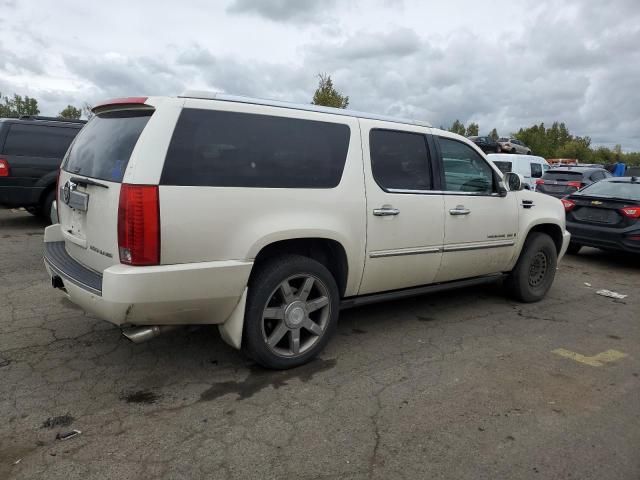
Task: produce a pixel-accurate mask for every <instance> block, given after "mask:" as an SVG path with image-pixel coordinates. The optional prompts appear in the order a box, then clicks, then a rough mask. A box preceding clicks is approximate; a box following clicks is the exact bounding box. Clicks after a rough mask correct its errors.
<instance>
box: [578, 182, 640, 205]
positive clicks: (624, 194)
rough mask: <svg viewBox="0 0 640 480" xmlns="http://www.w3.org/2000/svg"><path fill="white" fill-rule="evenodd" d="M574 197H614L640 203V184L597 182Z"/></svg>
mask: <svg viewBox="0 0 640 480" xmlns="http://www.w3.org/2000/svg"><path fill="white" fill-rule="evenodd" d="M574 195H597V196H599V197H616V198H622V199H625V200H632V201H634V202H640V183H637V182H634V183H630V182H616V181H606V182H597V183H593V184H591V185H589V186H588V187H585V188H584V189H583V190H581V191H580V193H577V194H574Z"/></svg>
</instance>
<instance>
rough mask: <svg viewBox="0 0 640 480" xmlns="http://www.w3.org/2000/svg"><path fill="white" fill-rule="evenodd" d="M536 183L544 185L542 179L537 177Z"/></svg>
mask: <svg viewBox="0 0 640 480" xmlns="http://www.w3.org/2000/svg"><path fill="white" fill-rule="evenodd" d="M536 185H544V180H543V179H541V178H539V179H538V180H536Z"/></svg>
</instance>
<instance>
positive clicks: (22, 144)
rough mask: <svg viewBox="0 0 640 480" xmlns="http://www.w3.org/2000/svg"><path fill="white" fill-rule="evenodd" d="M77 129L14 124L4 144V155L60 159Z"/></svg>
mask: <svg viewBox="0 0 640 480" xmlns="http://www.w3.org/2000/svg"><path fill="white" fill-rule="evenodd" d="M78 131H79V129H76V128H69V127H55V126H45V125H26V124H18V123H14V124H12V125H11V127H10V128H9V133H8V134H7V138H6V140H5V144H4V152H3V153H4V154H5V155H16V156H24V157H45V158H62V157H64V154H65V153H66V151H67V149H68V148H69V145H70V144H71V142H72V141H73V139H74V138H75V136H76V134H77V133H78Z"/></svg>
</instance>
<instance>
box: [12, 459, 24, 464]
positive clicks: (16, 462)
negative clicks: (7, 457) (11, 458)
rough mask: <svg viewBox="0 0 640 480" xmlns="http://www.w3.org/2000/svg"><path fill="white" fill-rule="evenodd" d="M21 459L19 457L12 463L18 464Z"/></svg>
mask: <svg viewBox="0 0 640 480" xmlns="http://www.w3.org/2000/svg"><path fill="white" fill-rule="evenodd" d="M21 461H22V459H21V458H19V459H17V460H16V461H15V462H13V464H14V465H18V464H19V463H20V462H21Z"/></svg>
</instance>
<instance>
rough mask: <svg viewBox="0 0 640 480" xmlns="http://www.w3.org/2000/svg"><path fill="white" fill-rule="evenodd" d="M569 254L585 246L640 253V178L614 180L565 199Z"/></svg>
mask: <svg viewBox="0 0 640 480" xmlns="http://www.w3.org/2000/svg"><path fill="white" fill-rule="evenodd" d="M562 203H563V205H564V208H565V211H566V215H567V229H568V230H569V231H570V232H571V243H570V244H569V252H570V253H573V254H576V253H578V252H579V251H580V249H581V248H582V247H583V246H584V245H587V246H590V247H598V248H604V249H612V250H624V251H627V252H633V253H640V178H638V177H613V178H606V179H604V180H602V181H600V182H597V183H593V184H591V185H589V186H587V187H585V188H583V189H582V190H580V191H578V192H575V193H573V194H571V195H569V196H567V197H565V198H563V199H562Z"/></svg>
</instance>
